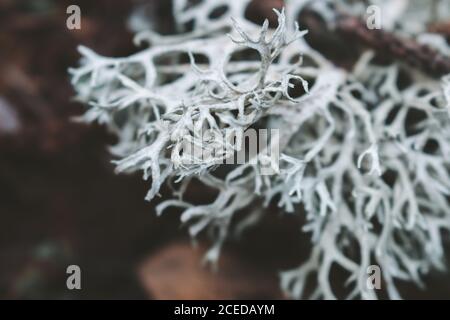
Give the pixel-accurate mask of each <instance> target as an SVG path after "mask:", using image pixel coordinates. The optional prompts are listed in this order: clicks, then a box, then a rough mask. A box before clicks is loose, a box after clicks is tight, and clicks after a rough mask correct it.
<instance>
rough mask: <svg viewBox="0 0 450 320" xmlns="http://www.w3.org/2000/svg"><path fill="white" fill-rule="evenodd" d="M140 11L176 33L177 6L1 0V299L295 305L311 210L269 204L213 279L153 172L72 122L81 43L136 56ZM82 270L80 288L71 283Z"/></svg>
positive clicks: (92, 129)
mask: <svg viewBox="0 0 450 320" xmlns="http://www.w3.org/2000/svg"><path fill="white" fill-rule="evenodd" d="M280 3H281V1H273V0H267V1H264V0H259V1H255V2H254V3H253V4H252V7H251V8H250V9H249V16H251V17H252V18H254V19H255V20H256V21H262V20H263V18H264V12H267V8H270V7H272V6H276V5H278V6H279V5H280ZM71 4H77V5H79V6H80V8H81V12H82V16H81V17H82V18H81V19H82V20H81V25H82V27H81V29H80V30H68V29H67V27H66V19H67V17H68V15H67V13H66V8H67V7H68V6H69V5H71ZM140 6H145V12H146V14H148V19H149V21H151V23H152V24H153V25H155V26H157V30H158V31H159V32H161V33H170V32H172V31H173V30H172V29H171V28H172V25H171V14H170V10H171V8H170V1H164V0H147V1H144V0H139V1H131V0H96V1H88V0H86V1H66V0H58V1H56V0H35V1H32V0H30V1H25V0H0V298H1V299H214V298H222V299H252V298H253V299H259V298H283V295H282V293H281V292H280V290H279V285H278V275H277V274H278V272H279V271H282V270H286V269H289V268H293V267H295V266H297V265H298V264H299V263H300V262H301V260H302V258H304V257H306V256H307V254H308V250H309V246H310V245H309V238H308V236H307V235H305V234H302V233H300V232H299V230H300V228H301V225H302V215H301V214H300V215H287V214H281V213H280V212H278V211H277V210H276V208H275V207H273V208H268V214H267V215H265V218H264V221H263V222H262V224H260V225H259V226H258V227H255V228H253V229H250V230H249V231H248V232H247V233H246V234H245V235H243V236H242V238H241V239H236V240H232V241H230V242H229V243H228V244H227V245H226V246H225V249H224V252H223V255H222V258H221V260H220V264H219V268H218V270H217V271H216V272H213V271H212V270H211V269H208V268H204V267H202V265H201V258H202V254H203V253H204V251H205V248H207V246H208V243H207V242H206V241H204V240H203V239H199V240H198V241H197V243H196V244H195V246H193V245H192V242H191V241H190V239H189V238H188V237H187V232H186V230H184V229H183V228H180V227H179V225H180V222H179V216H178V215H177V213H176V212H167V213H166V214H165V215H163V216H162V217H160V218H157V217H156V215H155V210H154V206H155V204H157V203H158V202H159V200H156V201H155V202H154V203H148V202H145V201H144V196H145V194H146V190H147V188H148V185H147V184H146V183H145V182H144V181H143V180H142V179H141V175H140V174H136V175H128V176H127V175H115V174H114V173H113V165H112V164H111V163H110V159H111V157H110V155H109V154H108V149H107V148H108V146H109V145H111V144H112V143H114V138H113V137H111V136H109V135H108V133H107V132H106V131H105V130H104V129H103V128H102V127H99V126H93V125H90V126H86V125H82V124H78V123H75V122H73V121H72V120H71V118H72V117H73V116H76V115H79V114H81V113H82V112H83V106H82V105H80V104H78V103H76V102H73V101H72V100H71V98H72V97H73V95H74V92H73V91H72V88H71V86H70V83H69V77H68V72H67V69H68V68H69V67H73V66H76V65H77V63H78V59H79V54H78V52H77V50H76V47H77V45H79V44H83V45H85V46H87V47H89V48H92V49H93V50H94V51H96V52H98V53H100V54H102V55H107V56H123V55H128V54H131V53H133V52H136V51H137V50H139V48H135V47H134V46H133V44H132V36H133V35H132V33H131V32H129V31H128V30H129V28H128V25H129V20H128V18H129V16H130V14H131V12H132V11H133V10H135V9H136V8H138V7H140ZM323 39H324V41H325V42H326V43H329V44H328V45H333V47H334V50H333V51H331V53H330V54H331V55H332V56H333V58H334V60H335V61H336V63H337V64H340V65H342V66H345V65H346V64H347V62H346V61H347V60H351V59H353V57H354V51H353V50H354V48H351V47H343V48H342V47H339V46H335V44H333V42H331V44H330V42H329V41H332V39H331V40H330V39H326V38H323ZM314 45H315V46H317V47H318V48H320V46H321V45H322V46H323V45H324V44H323V43H320V42H319V43H314ZM329 52H330V51H329ZM192 192H193V193H197V194H198V195H199V197H203V196H205V197H207V196H208V194H207V191H205V190H192ZM162 196H163V197H164V196H169V191H168V190H163V192H162ZM72 264H75V265H78V266H80V268H81V286H82V289H81V290H68V289H67V287H66V279H67V276H68V275H67V274H66V268H67V266H69V265H72ZM337 277H339V274H338V275H337ZM449 281H450V277H449V276H448V275H447V274H437V273H435V274H431V275H430V276H428V278H427V279H426V283H427V290H421V289H418V288H416V287H415V286H414V285H412V284H408V285H406V284H405V285H404V287H403V288H404V292H405V295H404V297H405V298H449V297H450V286H449V285H448V283H450V282H449Z"/></svg>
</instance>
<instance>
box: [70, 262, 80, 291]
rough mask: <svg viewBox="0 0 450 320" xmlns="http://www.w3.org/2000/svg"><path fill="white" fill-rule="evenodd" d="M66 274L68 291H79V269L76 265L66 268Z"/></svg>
mask: <svg viewBox="0 0 450 320" xmlns="http://www.w3.org/2000/svg"><path fill="white" fill-rule="evenodd" d="M66 273H67V274H68V275H69V276H68V277H67V280H66V286H67V289H69V290H81V268H80V267H79V266H77V265H76V264H72V265H70V266H68V267H67V269H66Z"/></svg>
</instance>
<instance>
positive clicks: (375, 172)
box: [70, 0, 450, 299]
mask: <svg viewBox="0 0 450 320" xmlns="http://www.w3.org/2000/svg"><path fill="white" fill-rule="evenodd" d="M248 2H249V1H248V0H246V1H224V0H221V1H210V0H204V1H203V2H201V3H200V4H198V5H195V6H189V5H188V1H183V0H175V1H174V17H175V20H176V23H177V26H178V29H179V30H180V32H182V28H183V25H185V24H186V23H188V22H193V24H194V28H193V30H192V31H189V32H187V33H179V34H177V35H172V36H161V35H158V34H156V33H155V32H153V31H151V30H147V31H143V32H141V33H139V34H137V36H136V39H135V40H136V42H138V43H147V44H148V45H149V47H148V48H147V49H144V50H142V51H140V52H138V53H136V54H134V55H131V56H129V57H124V58H109V57H103V56H100V55H98V54H96V53H94V52H93V51H91V50H90V49H87V48H85V47H80V48H79V51H80V53H81V54H82V55H83V59H82V61H81V66H80V67H79V68H76V69H71V70H70V73H71V76H72V84H73V86H74V88H75V89H76V91H77V97H78V99H79V100H81V101H83V102H86V103H87V104H88V105H89V108H88V110H87V112H86V113H85V114H84V115H83V116H82V117H81V120H83V121H87V122H93V121H97V122H99V123H102V124H105V125H106V126H107V127H108V128H109V130H111V131H112V132H113V133H114V134H115V135H116V136H117V137H118V139H119V141H118V143H117V144H116V145H115V146H114V147H112V148H111V152H112V153H113V154H114V155H115V156H116V157H117V158H118V159H119V160H117V161H116V162H115V163H116V165H117V167H116V171H117V172H135V171H142V172H143V175H144V179H145V180H149V179H150V180H151V187H150V190H149V192H148V194H147V196H146V199H147V200H152V199H153V198H154V197H155V196H156V195H158V193H159V190H160V188H161V186H162V185H163V184H164V183H166V182H167V183H169V182H170V183H171V184H173V185H177V186H179V187H178V189H177V190H175V191H174V192H173V196H174V199H170V200H165V201H163V202H161V203H160V204H159V205H158V206H157V213H158V214H162V213H163V212H164V211H165V209H167V208H169V207H179V208H181V209H182V214H181V222H182V223H183V224H186V225H188V226H189V233H190V235H191V236H192V237H195V236H197V235H198V234H199V233H201V232H207V233H208V234H210V235H211V236H212V237H213V240H214V241H213V246H212V248H211V249H210V250H209V251H208V252H207V254H206V257H205V258H206V261H209V262H212V263H214V262H216V261H217V259H218V258H219V253H220V249H221V247H222V245H223V244H224V242H225V241H226V239H227V237H228V234H229V232H230V230H229V229H230V228H231V221H232V219H235V216H236V215H235V214H236V212H238V211H244V212H247V214H246V215H244V217H243V218H242V217H240V218H239V219H240V220H239V221H238V223H237V225H236V228H237V230H239V231H242V230H244V229H245V227H247V226H248V225H251V224H255V223H257V222H258V220H259V218H260V217H261V216H262V214H263V212H264V207H265V206H268V205H269V204H270V203H277V204H278V207H280V210H283V211H285V212H289V213H295V214H305V215H306V219H307V223H306V225H304V226H303V231H304V232H308V233H310V234H311V254H310V258H309V259H308V260H307V261H306V262H304V263H303V264H302V265H301V266H300V267H299V268H297V269H294V270H291V271H286V272H283V273H282V274H281V286H282V288H283V290H284V291H285V292H286V293H287V294H288V295H290V296H291V297H293V298H307V297H306V296H305V291H304V288H305V284H306V281H307V279H309V278H310V277H312V279H314V280H315V283H316V290H315V291H314V293H313V294H312V296H311V297H310V298H325V299H331V298H336V296H335V293H334V292H333V289H332V286H331V284H330V282H331V277H332V276H333V275H332V266H333V265H334V264H337V265H339V266H340V267H342V268H343V269H344V270H345V271H346V272H347V273H348V282H347V284H348V285H349V286H351V293H350V295H349V296H348V298H365V299H373V298H377V292H376V291H374V290H369V289H368V288H367V286H366V279H367V272H366V270H367V267H368V266H369V265H371V264H378V265H379V266H380V267H381V270H382V276H383V279H384V283H385V290H386V292H387V294H388V296H389V297H390V298H392V299H397V298H400V293H399V292H398V290H397V287H396V282H397V281H398V280H403V281H412V282H415V283H417V284H418V285H421V286H422V285H423V283H422V280H421V277H422V275H423V274H426V273H428V272H429V271H430V270H431V269H432V268H437V269H441V270H442V269H444V268H445V264H444V260H443V259H444V250H443V244H442V239H441V234H442V231H443V230H445V229H447V230H449V229H450V216H449V215H450V207H449V198H448V195H449V194H450V172H449V169H450V126H449V125H450V122H449V117H448V116H449V110H450V109H449V105H450V93H449V92H450V85H449V80H448V77H444V78H443V79H442V81H441V82H439V81H436V80H433V79H430V78H428V77H426V76H425V75H423V74H421V73H419V72H416V71H414V70H406V69H404V68H402V66H401V65H400V64H392V65H389V66H379V65H376V64H375V63H373V62H372V61H373V54H372V53H371V52H366V53H365V54H363V55H362V56H361V57H360V59H359V61H358V63H357V64H356V65H355V67H354V68H353V70H351V71H345V70H343V69H340V68H338V67H336V66H335V65H333V64H332V63H331V62H330V61H328V60H327V59H325V58H324V57H323V56H322V55H321V54H320V53H319V52H317V51H315V50H314V49H312V48H311V47H310V46H309V45H308V44H307V42H306V41H305V40H304V38H303V36H304V35H305V32H306V31H299V29H298V26H297V25H296V23H295V20H296V18H297V16H298V13H299V11H300V10H301V9H302V8H304V6H306V5H311V3H310V1H303V0H292V1H287V2H286V11H284V10H283V11H281V12H278V11H276V14H277V16H278V27H277V28H276V29H270V28H269V24H268V22H267V21H266V22H265V23H264V25H263V26H262V27H260V26H258V25H256V24H254V23H252V22H251V21H249V20H247V19H246V18H245V9H246V7H247V5H248ZM387 2H388V1H386V2H383V5H384V6H387ZM326 3H327V2H326V1H315V2H314V4H312V7H313V9H314V10H316V11H317V12H318V13H319V14H321V15H322V16H323V17H324V19H325V20H327V19H332V15H330V13H329V10H330V9H329V6H326V5H324V4H326ZM342 5H345V6H347V7H348V8H349V10H350V9H351V10H353V11H358V10H359V11H361V10H363V9H364V8H360V7H358V6H352V5H351V4H348V3H347V2H346V1H342ZM220 6H225V7H226V8H227V10H226V12H225V13H224V14H223V15H222V16H220V17H218V18H217V17H216V18H214V19H212V18H210V17H209V15H210V13H211V12H212V11H213V10H214V9H215V8H217V7H220ZM407 9H408V7H406V6H403V7H402V6H397V7H396V10H395V11H394V12H395V13H396V14H397V16H396V17H395V16H392V15H395V14H394V13H393V14H391V16H390V19H393V20H395V19H396V18H398V17H399V16H401V14H403V13H405V12H408V14H410V13H409V12H410V11H408V10H407ZM360 13H362V14H363V13H364V11H363V12H360ZM232 18H233V19H232ZM330 22H331V21H330ZM227 32H229V33H230V35H229V36H227ZM400 72H404V73H406V74H407V76H408V77H409V79H410V83H411V84H410V85H408V86H406V87H405V86H403V85H402V86H400V84H399V83H400V81H399V73H400ZM293 91H300V92H301V94H300V95H298V96H294V95H293V94H292V92H293ZM255 127H258V128H261V127H262V128H265V129H277V130H279V146H278V147H279V150H280V152H281V155H280V157H279V159H278V162H277V163H271V164H270V165H271V166H272V167H274V169H275V170H274V174H271V175H262V174H261V170H262V161H261V159H260V156H262V155H261V154H258V155H257V156H256V158H257V159H256V160H255V161H249V162H247V163H243V164H235V165H232V166H231V165H230V166H229V169H228V171H225V174H223V172H222V171H220V168H222V167H224V166H227V165H224V164H223V163H224V160H226V159H227V158H229V157H230V156H232V155H233V154H234V153H235V152H236V151H239V150H240V148H241V145H242V139H243V134H244V133H245V131H246V130H247V129H249V128H255ZM207 130H209V131H210V132H212V133H213V135H212V136H213V137H214V138H212V139H208V140H205V139H204V137H203V135H202V133H203V132H204V131H207ZM230 133H231V136H232V137H233V138H230ZM186 143H189V144H194V145H196V146H199V147H200V148H201V149H202V150H203V151H208V150H210V149H214V150H222V152H219V153H217V152H212V153H211V152H209V153H208V152H205V153H202V154H207V155H208V156H206V157H201V158H198V159H195V161H192V155H191V154H189V153H186V152H183V150H185V149H184V146H185V145H186ZM218 172H221V174H218ZM193 180H197V181H199V182H201V183H203V184H204V185H206V186H207V187H209V188H211V189H214V190H216V191H217V197H216V198H215V200H214V201H212V202H211V203H209V204H203V205H196V204H192V203H190V202H189V201H187V200H185V199H184V197H183V195H184V193H185V191H186V190H187V189H188V188H189V186H190V184H191V183H192V181H193ZM252 208H257V209H252ZM349 248H353V251H352V252H355V250H356V251H358V253H357V254H350V250H349Z"/></svg>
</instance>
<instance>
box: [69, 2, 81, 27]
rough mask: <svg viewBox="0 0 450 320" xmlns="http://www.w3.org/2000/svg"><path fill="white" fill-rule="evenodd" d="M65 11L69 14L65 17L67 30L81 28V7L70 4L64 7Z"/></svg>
mask: <svg viewBox="0 0 450 320" xmlns="http://www.w3.org/2000/svg"><path fill="white" fill-rule="evenodd" d="M66 13H67V14H68V15H69V16H68V17H67V19H66V26H67V29H69V30H80V29H81V9H80V7H79V6H77V5H74V4H73V5H70V6H68V7H67V9H66Z"/></svg>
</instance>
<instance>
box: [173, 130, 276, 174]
mask: <svg viewBox="0 0 450 320" xmlns="http://www.w3.org/2000/svg"><path fill="white" fill-rule="evenodd" d="M177 154H178V155H180V156H179V157H178V159H177V161H178V162H179V164H180V165H181V166H190V165H202V164H208V163H209V164H211V163H212V164H214V165H220V164H245V163H249V164H252V165H258V167H259V170H260V172H259V173H260V174H261V175H272V174H275V173H277V172H278V165H279V159H280V132H279V129H253V128H249V129H247V130H245V131H244V130H236V129H225V130H221V131H218V130H206V131H204V132H202V133H200V134H197V135H196V137H195V138H194V137H192V136H191V135H186V136H185V137H184V138H183V139H182V141H181V143H180V147H179V150H177Z"/></svg>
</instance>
